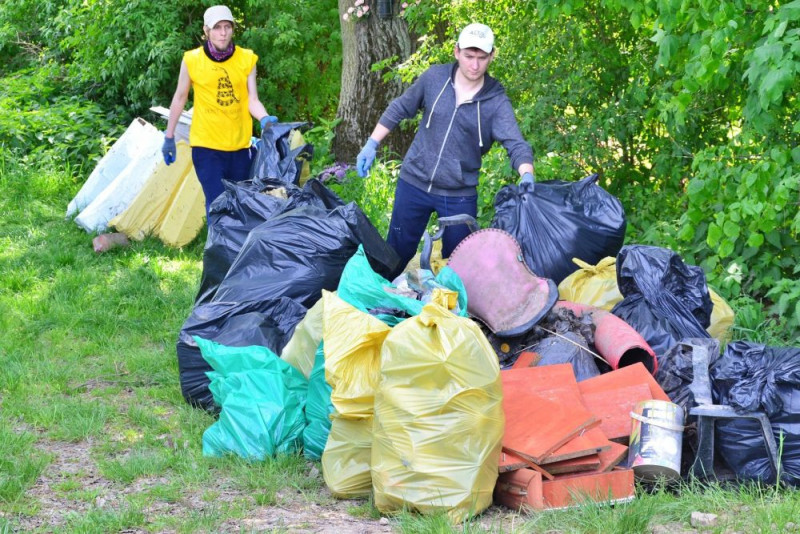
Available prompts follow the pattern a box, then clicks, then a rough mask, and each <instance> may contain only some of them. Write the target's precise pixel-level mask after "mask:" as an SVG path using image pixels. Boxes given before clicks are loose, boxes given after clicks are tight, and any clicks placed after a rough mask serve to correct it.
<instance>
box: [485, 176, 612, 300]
mask: <svg viewBox="0 0 800 534" xmlns="http://www.w3.org/2000/svg"><path fill="white" fill-rule="evenodd" d="M597 181H598V176H597V175H596V174H592V175H591V176H587V177H586V178H584V179H582V180H580V181H578V182H563V181H560V180H552V181H545V182H536V183H534V184H522V185H519V186H517V185H507V186H505V187H503V188H502V189H500V191H499V192H498V193H497V196H495V201H494V206H495V215H494V219H493V220H492V224H491V226H492V227H493V228H500V229H502V230H505V231H507V232H508V233H510V234H511V235H512V236H513V237H514V238H515V239H516V240H517V242H518V243H519V245H520V247H521V248H522V253H523V255H524V256H525V262H526V263H527V264H528V267H530V269H531V270H532V271H533V272H534V273H536V275H537V276H543V277H545V278H550V279H551V280H553V281H554V282H555V283H556V284H558V283H560V282H561V281H562V280H563V279H564V278H566V277H567V276H568V275H569V274H570V273H572V272H573V271H575V269H576V267H575V264H574V263H572V258H579V259H581V260H583V261H584V262H586V263H590V264H593V263H597V262H598V261H600V260H601V259H603V258H604V257H606V256H616V255H617V252H619V250H620V247H622V244H623V242H624V240H625V227H626V226H627V220H626V219H625V211H624V209H623V207H622V203H621V202H620V201H619V199H617V198H616V197H614V196H613V195H611V194H609V193H608V192H606V191H605V190H604V189H603V188H602V187H600V186H599V185H597Z"/></svg>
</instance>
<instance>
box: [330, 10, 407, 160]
mask: <svg viewBox="0 0 800 534" xmlns="http://www.w3.org/2000/svg"><path fill="white" fill-rule="evenodd" d="M367 3H369V5H370V11H369V15H368V16H366V17H362V18H357V17H355V16H354V15H353V16H350V18H349V20H343V19H342V17H341V15H342V14H344V13H346V12H347V9H348V8H349V7H351V6H352V5H353V0H339V21H340V23H341V29H342V85H341V90H340V94H339V109H338V111H337V113H336V116H337V117H338V118H339V119H341V122H340V123H339V124H338V126H337V127H336V130H335V133H336V136H335V137H334V140H333V147H332V150H333V153H334V154H335V156H336V159H337V160H338V161H344V162H349V163H355V160H356V156H357V155H358V152H359V150H361V147H362V146H363V144H364V142H365V141H366V140H367V137H368V136H369V134H370V133H372V129H373V128H374V127H375V124H377V122H378V119H379V118H380V116H381V114H383V111H384V110H385V109H386V106H388V105H389V103H390V102H391V101H392V99H394V98H395V97H397V96H399V95H400V94H401V93H402V91H403V89H405V85H404V84H403V83H401V82H400V81H399V80H392V81H389V82H384V81H383V79H382V76H383V72H380V71H379V72H373V71H372V65H373V63H377V62H378V61H381V60H384V59H386V58H391V57H393V56H396V57H397V62H400V61H403V60H405V59H406V58H407V57H408V56H410V55H411V54H412V53H413V52H414V49H415V46H414V45H415V43H414V42H413V41H412V39H411V37H410V36H409V33H408V26H407V25H406V22H405V20H403V19H401V18H399V17H398V16H397V13H398V12H399V9H400V3H401V2H399V1H397V0H394V7H393V12H394V16H393V17H392V18H391V19H380V18H379V17H378V5H377V4H378V2H377V0H368V2H367ZM412 139H413V132H406V131H402V130H401V129H399V128H398V129H396V130H395V131H393V132H392V134H391V135H390V136H389V137H388V138H387V140H386V142H385V143H384V144H383V145H382V146H388V147H389V148H390V150H391V151H392V152H394V153H396V154H398V155H399V156H402V155H403V154H405V152H406V150H407V149H408V146H409V145H410V143H411V140H412Z"/></svg>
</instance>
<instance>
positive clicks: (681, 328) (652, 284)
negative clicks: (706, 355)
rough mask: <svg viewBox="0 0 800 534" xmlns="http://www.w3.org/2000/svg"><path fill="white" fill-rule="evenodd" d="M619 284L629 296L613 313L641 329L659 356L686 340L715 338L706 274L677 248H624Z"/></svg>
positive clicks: (618, 276) (619, 266)
mask: <svg viewBox="0 0 800 534" xmlns="http://www.w3.org/2000/svg"><path fill="white" fill-rule="evenodd" d="M617 286H618V287H619V291H620V293H622V296H623V297H624V298H623V300H622V301H620V302H618V303H617V305H616V306H614V308H613V309H612V310H611V313H613V314H614V315H616V316H617V317H619V318H620V319H622V320H623V321H625V322H627V323H628V324H629V325H631V326H632V327H633V328H634V329H635V330H636V331H637V332H639V334H641V335H642V337H643V338H644V339H645V341H647V343H648V344H649V345H650V347H651V348H652V349H653V351H655V353H656V355H657V356H658V357H659V358H660V357H661V356H662V355H664V354H666V352H667V351H668V350H669V349H671V348H672V347H673V346H675V344H677V343H678V342H679V341H680V340H682V339H686V338H708V337H711V336H710V335H709V334H708V332H706V328H708V326H709V325H710V324H711V310H712V303H711V297H710V295H709V292H708V286H707V285H706V276H705V273H703V270H702V269H701V268H700V267H696V266H693V265H686V263H684V261H683V260H682V259H681V258H680V256H678V255H677V254H676V253H675V252H673V251H671V250H669V249H666V248H659V247H651V246H646V245H627V246H625V247H623V248H622V250H621V251H620V252H619V254H618V255H617Z"/></svg>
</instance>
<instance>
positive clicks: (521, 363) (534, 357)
mask: <svg viewBox="0 0 800 534" xmlns="http://www.w3.org/2000/svg"><path fill="white" fill-rule="evenodd" d="M541 359H542V357H541V356H540V355H539V353H537V352H531V351H527V350H526V351H524V352H523V353H522V354H520V355H519V357H517V361H515V362H514V365H512V366H511V368H512V369H519V368H521V367H532V366H535V365H537V364H538V363H539V360H541Z"/></svg>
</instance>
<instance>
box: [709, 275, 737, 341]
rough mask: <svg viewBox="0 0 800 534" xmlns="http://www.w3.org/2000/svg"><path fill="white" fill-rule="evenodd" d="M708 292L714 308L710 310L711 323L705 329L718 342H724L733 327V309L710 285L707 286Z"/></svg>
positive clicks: (728, 338)
mask: <svg viewBox="0 0 800 534" xmlns="http://www.w3.org/2000/svg"><path fill="white" fill-rule="evenodd" d="M708 293H709V294H710V295H711V303H712V304H713V305H714V308H713V309H712V310H711V324H710V325H709V327H708V328H707V329H706V331H707V332H708V333H709V334H711V337H714V338H717V339H718V340H719V341H720V343H723V344H725V343H727V342H728V341H730V340H731V327H733V320H734V318H735V316H734V313H733V309H732V308H731V307H730V305H729V304H728V303H727V301H726V300H725V299H724V298H722V297H721V296H719V295H717V293H716V292H715V291H714V290H713V289H711V287H709V288H708Z"/></svg>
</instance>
